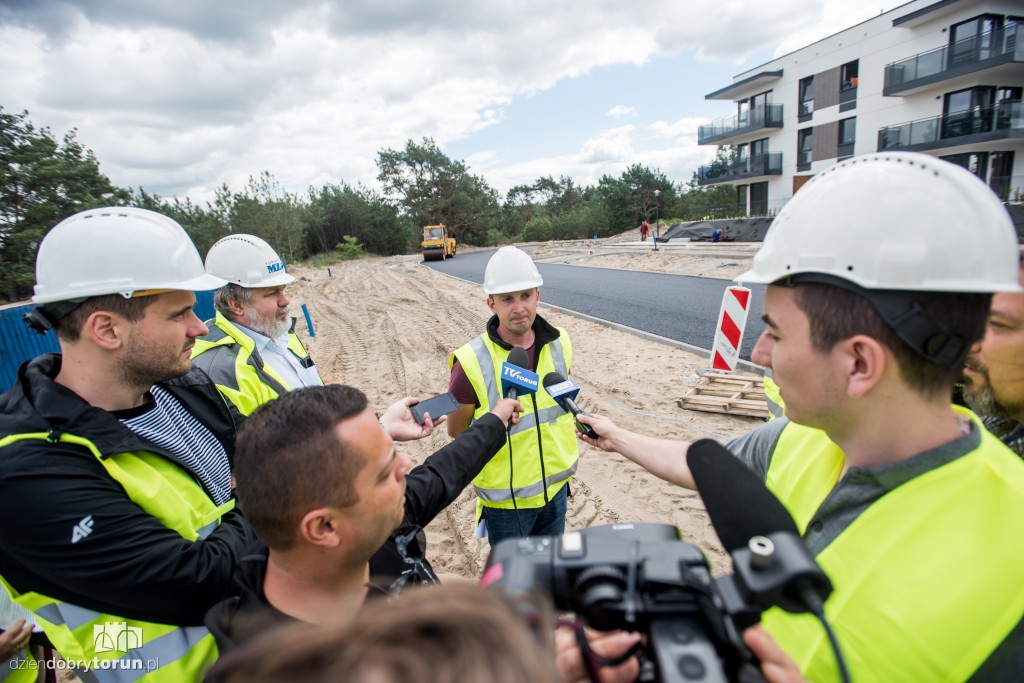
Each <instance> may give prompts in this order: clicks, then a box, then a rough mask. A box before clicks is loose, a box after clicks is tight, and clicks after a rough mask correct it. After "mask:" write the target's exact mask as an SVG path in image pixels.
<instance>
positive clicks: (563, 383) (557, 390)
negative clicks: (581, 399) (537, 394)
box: [544, 372, 598, 439]
mask: <svg viewBox="0 0 1024 683" xmlns="http://www.w3.org/2000/svg"><path fill="white" fill-rule="evenodd" d="M544 388H545V389H547V392H548V393H549V394H551V398H553V399H555V402H557V403H558V405H560V406H561V407H562V410H564V411H565V412H567V413H572V415H573V417H574V418H575V417H576V416H577V415H587V414H588V413H586V412H584V411H582V410H580V407H579V406H578V405H576V400H575V399H576V396H577V394H579V393H580V385H579V384H576V382H573V381H572V380H571V379H566V378H564V377H562V376H561V375H560V374H558V373H557V372H549V373H548V374H546V375H544ZM576 429H578V430H579V431H580V434H583V435H584V436H589V437H590V438H591V439H596V438H598V435H597V432H595V431H594V430H593V429H592V428H591V427H590V426H589V425H585V424H583V423H582V422H580V421H579V420H576Z"/></svg>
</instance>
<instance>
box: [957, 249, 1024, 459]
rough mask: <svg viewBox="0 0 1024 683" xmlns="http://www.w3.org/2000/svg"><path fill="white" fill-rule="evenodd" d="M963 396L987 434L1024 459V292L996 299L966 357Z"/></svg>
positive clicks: (1023, 265)
mask: <svg viewBox="0 0 1024 683" xmlns="http://www.w3.org/2000/svg"><path fill="white" fill-rule="evenodd" d="M1020 281H1021V284H1022V285H1024V262H1022V263H1021V271H1020ZM963 395H964V399H965V400H966V401H967V405H969V406H970V407H971V409H972V410H974V412H976V413H978V414H979V415H980V416H981V417H982V422H983V423H984V424H985V426H986V427H987V428H988V430H989V431H990V432H992V433H993V434H995V435H996V436H998V437H999V438H1000V439H1001V440H1002V442H1003V443H1005V444H1006V445H1007V446H1009V448H1010V450H1012V451H1013V452H1014V453H1016V454H1017V455H1020V456H1024V294H1019V293H1014V292H999V293H998V294H996V295H995V296H993V297H992V311H991V312H990V313H989V318H988V327H986V329H985V338H984V339H982V340H981V343H980V344H975V345H974V347H973V348H972V349H971V354H970V355H969V356H968V357H967V363H966V367H965V368H964V391H963Z"/></svg>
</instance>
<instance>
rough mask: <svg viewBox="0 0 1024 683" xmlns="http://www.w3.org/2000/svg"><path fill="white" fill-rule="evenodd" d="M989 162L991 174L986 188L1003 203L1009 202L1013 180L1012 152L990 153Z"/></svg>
mask: <svg viewBox="0 0 1024 683" xmlns="http://www.w3.org/2000/svg"><path fill="white" fill-rule="evenodd" d="M990 161H991V163H990V166H991V167H992V174H991V175H990V176H989V179H988V186H989V187H991V188H992V191H993V192H995V193H996V194H997V195H999V198H1000V199H1002V200H1003V201H1004V202H1007V201H1010V199H1011V197H1010V189H1011V181H1012V179H1013V152H992V154H991V156H990Z"/></svg>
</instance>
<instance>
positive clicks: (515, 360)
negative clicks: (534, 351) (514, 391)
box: [507, 346, 530, 370]
mask: <svg viewBox="0 0 1024 683" xmlns="http://www.w3.org/2000/svg"><path fill="white" fill-rule="evenodd" d="M507 362H508V363H510V364H511V365H516V366H518V367H521V368H522V369H524V370H529V369H530V357H529V356H527V355H526V349H523V348H520V347H518V346H514V347H512V350H511V351H509V352H508V359H507Z"/></svg>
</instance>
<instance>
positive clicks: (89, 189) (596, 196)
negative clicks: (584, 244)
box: [0, 106, 736, 301]
mask: <svg viewBox="0 0 1024 683" xmlns="http://www.w3.org/2000/svg"><path fill="white" fill-rule="evenodd" d="M377 169H378V174H377V180H378V181H379V183H380V186H381V188H382V189H381V190H380V191H378V190H374V189H370V188H367V187H365V186H363V185H361V184H359V183H356V184H354V185H353V184H350V183H347V182H342V183H339V184H325V185H323V186H322V187H319V188H315V187H310V188H308V189H307V190H306V192H305V193H297V192H288V191H286V190H284V189H283V188H282V187H281V185H280V183H279V182H278V181H277V179H276V178H275V177H274V175H273V173H272V172H270V171H267V170H265V171H262V172H260V173H258V174H256V175H253V176H250V178H249V180H248V182H247V183H246V185H245V187H243V188H240V189H232V188H230V187H228V186H227V185H226V184H225V185H222V186H221V187H220V188H219V189H218V190H217V191H216V192H215V195H214V199H213V200H212V201H207V202H205V204H203V205H199V204H196V203H195V202H193V201H192V200H191V199H189V198H187V197H186V198H184V199H181V198H179V197H172V198H165V197H161V196H159V195H156V194H153V193H150V192H147V191H146V190H145V189H144V188H142V187H139V188H137V189H136V188H132V187H128V188H121V187H116V186H115V185H113V184H112V183H111V182H110V179H109V178H107V177H106V176H105V175H104V174H103V173H101V172H100V164H99V160H98V159H97V158H96V156H95V154H94V153H93V152H92V150H89V149H87V148H85V147H84V146H83V145H82V144H81V143H80V142H79V141H78V139H77V131H75V130H71V131H70V132H68V133H66V134H65V135H64V137H63V138H62V139H61V140H57V139H56V138H55V137H54V135H53V134H52V133H51V131H50V130H49V129H48V128H37V127H36V126H34V125H33V124H32V123H31V121H30V120H29V115H28V112H22V113H20V114H12V113H9V112H7V111H5V110H4V109H3V107H2V106H0V261H2V268H0V299H3V300H7V301H17V300H21V299H24V298H27V297H28V296H30V295H31V293H32V286H33V284H34V283H35V257H36V251H37V250H38V248H39V243H40V241H42V239H43V236H44V235H45V234H46V232H47V231H48V230H49V229H50V228H52V227H53V226H54V225H56V224H57V223H58V222H60V221H61V220H62V219H63V218H66V217H67V216H70V215H72V214H74V213H77V212H78V211H82V210H84V209H88V208H94V207H98V206H137V207H141V208H146V209H152V210H154V211H159V212H161V213H163V214H166V215H168V216H170V217H172V218H174V219H175V220H176V221H178V222H179V223H180V224H181V225H182V226H183V227H184V228H185V230H186V231H187V232H188V233H189V235H190V236H191V237H192V240H193V241H194V242H195V244H196V247H197V248H198V249H199V252H200V253H201V254H205V253H206V251H207V250H208V249H209V248H210V246H211V245H212V244H213V243H214V242H216V241H217V240H218V239H220V238H221V237H223V236H225V235H227V234H229V233H232V232H243V233H251V234H254V235H259V236H260V237H262V238H264V239H265V240H267V241H268V242H269V243H270V244H271V245H273V246H274V247H275V248H276V249H277V250H278V252H279V253H280V254H281V255H282V256H283V257H284V258H285V259H287V260H288V261H299V260H303V259H309V258H311V257H313V258H315V257H333V258H338V257H344V255H350V254H353V253H363V252H366V253H372V254H379V255H393V254H404V253H410V252H413V251H416V250H417V249H418V247H419V242H420V236H421V228H422V226H424V225H430V224H436V223H445V224H446V225H448V226H449V228H450V229H451V232H452V234H453V235H454V236H455V237H456V238H457V239H458V240H459V241H460V242H464V243H466V244H472V245H478V246H492V245H497V244H500V243H504V242H519V241H539V240H553V239H554V240H561V239H581V238H589V237H592V236H594V235H597V236H598V237H606V236H609V235H614V234H618V233H620V232H622V231H624V230H627V229H630V228H632V227H635V226H637V225H639V223H640V222H641V221H643V220H647V221H653V220H654V217H655V216H656V215H657V216H660V217H661V218H662V219H663V221H664V220H672V221H675V220H679V219H689V218H697V217H700V216H702V215H704V214H707V213H711V212H719V211H722V210H729V209H734V208H735V203H736V196H735V190H734V189H733V188H731V187H728V186H721V185H718V186H711V187H700V186H698V184H697V180H696V174H694V176H693V177H692V178H691V179H690V181H689V182H687V183H676V182H673V181H671V180H670V179H669V178H667V177H666V176H665V175H664V174H663V173H661V172H660V171H658V170H652V169H650V168H647V167H646V166H643V165H641V164H634V165H632V166H630V167H629V168H627V169H626V170H625V171H624V172H623V173H622V174H621V175H620V176H619V177H618V178H613V177H611V176H609V175H605V176H603V177H602V178H601V179H600V180H599V181H598V182H597V184H596V185H592V186H579V185H577V184H576V183H575V182H574V181H573V179H572V178H570V177H568V176H560V177H559V178H557V179H556V178H554V177H553V176H544V177H541V178H538V179H537V180H536V181H535V182H534V183H532V184H529V185H517V186H515V187H513V188H512V189H510V190H509V191H508V193H506V195H505V196H504V197H501V196H500V195H499V193H498V192H497V191H496V190H495V189H494V188H492V187H491V186H490V185H489V184H488V183H487V181H486V180H485V179H484V178H482V177H481V176H479V175H476V174H474V173H472V172H471V170H470V168H469V167H467V166H466V164H465V163H464V162H462V161H459V160H454V159H451V158H449V157H448V156H447V155H446V154H445V153H444V152H443V151H442V150H441V149H440V148H438V146H437V145H436V144H435V142H434V141H433V140H432V139H430V138H423V139H422V140H420V141H419V142H417V141H414V140H409V141H407V142H406V144H405V146H404V147H403V148H401V149H382V150H380V151H379V152H378V153H377Z"/></svg>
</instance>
